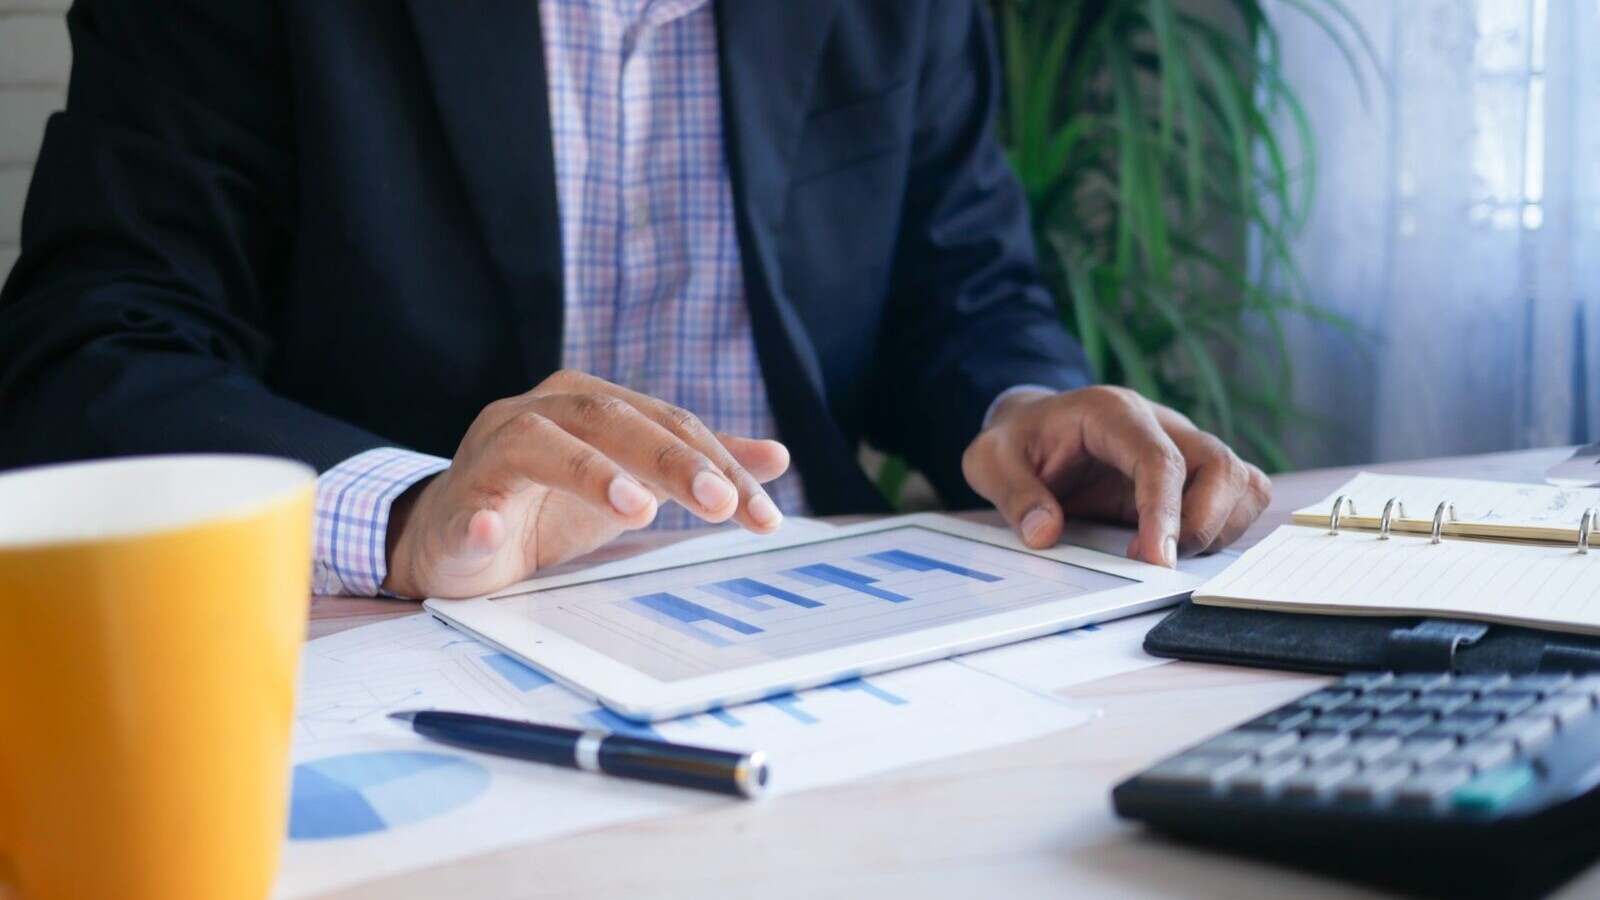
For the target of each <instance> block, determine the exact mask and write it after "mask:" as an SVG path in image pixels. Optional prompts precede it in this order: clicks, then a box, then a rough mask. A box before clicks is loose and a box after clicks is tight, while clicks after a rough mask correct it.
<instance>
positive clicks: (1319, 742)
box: [1293, 732, 1350, 762]
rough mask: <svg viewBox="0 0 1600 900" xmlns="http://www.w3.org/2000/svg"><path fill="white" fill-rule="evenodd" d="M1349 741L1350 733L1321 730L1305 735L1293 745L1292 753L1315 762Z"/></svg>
mask: <svg viewBox="0 0 1600 900" xmlns="http://www.w3.org/2000/svg"><path fill="white" fill-rule="evenodd" d="M1349 743H1350V735H1348V734H1344V733H1343V732H1321V733H1312V734H1308V735H1306V736H1305V739H1304V740H1302V741H1301V742H1300V743H1299V744H1297V745H1295V747H1294V751H1293V752H1294V753H1295V754H1296V755H1297V756H1299V757H1301V758H1302V759H1305V760H1307V761H1309V762H1315V761H1317V760H1319V759H1322V758H1323V757H1325V756H1327V755H1328V754H1330V753H1335V752H1337V751H1339V750H1343V749H1344V748H1345V747H1346V746H1347V745H1348V744H1349Z"/></svg>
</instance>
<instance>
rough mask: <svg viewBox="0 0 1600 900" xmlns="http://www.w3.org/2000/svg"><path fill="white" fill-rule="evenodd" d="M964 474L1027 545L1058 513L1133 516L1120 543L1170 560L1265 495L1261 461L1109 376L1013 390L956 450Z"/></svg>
mask: <svg viewBox="0 0 1600 900" xmlns="http://www.w3.org/2000/svg"><path fill="white" fill-rule="evenodd" d="M961 462H962V471H963V472H964V473H965V474H966V478H967V483H968V484H970V485H971V486H972V489H973V490H974V491H976V492H977V493H978V494H979V495H981V496H982V497H984V498H985V499H987V500H989V501H990V502H991V503H993V504H994V505H995V506H996V508H998V509H999V510H1000V512H1001V514H1002V515H1004V516H1005V518H1006V521H1007V522H1008V523H1010V525H1011V527H1012V528H1013V529H1015V530H1016V532H1017V534H1018V535H1019V536H1021V538H1022V540H1023V542H1024V543H1026V544H1027V545H1028V546H1030V547H1035V548H1043V547H1049V546H1052V545H1054V544H1055V543H1056V541H1057V540H1059V539H1060V537H1061V530H1062V527H1063V526H1064V524H1065V517H1066V516H1067V515H1072V516H1086V517H1091V518H1098V519H1111V520H1116V521H1121V522H1127V523H1128V524H1137V525H1138V533H1137V534H1136V535H1135V537H1134V538H1133V540H1132V541H1130V542H1129V544H1128V555H1129V556H1130V557H1133V558H1135V559H1142V560H1144V561H1146V562H1151V563H1155V564H1157V565H1164V566H1173V565H1175V564H1176V563H1177V558H1178V555H1179V554H1183V555H1189V554H1193V553H1206V552H1211V551H1214V550H1220V549H1222V547H1224V546H1226V545H1227V544H1229V543H1231V542H1232V541H1234V540H1235V539H1237V538H1238V537H1239V535H1241V534H1243V533H1244V531H1245V529H1246V528H1248V527H1250V523H1252V522H1254V521H1255V520H1256V518H1257V517H1258V516H1260V515H1261V512H1262V510H1264V509H1266V507H1267V503H1268V502H1269V501H1270V500H1271V499H1272V485H1271V482H1270V481H1268V479H1267V476H1266V475H1264V474H1262V472H1261V470H1260V469H1258V468H1256V467H1255V466H1252V465H1250V464H1249V463H1247V462H1244V461H1243V460H1241V459H1239V457H1238V456H1237V455H1236V454H1235V453H1234V452H1233V451H1232V450H1230V449H1229V448H1228V445H1227V444H1224V443H1223V442H1222V441H1221V440H1219V439H1217V438H1216V437H1214V436H1212V435H1210V434H1207V433H1206V432H1204V431H1201V430H1200V429H1199V428H1196V427H1195V425H1194V423H1193V422H1191V421H1189V419H1188V418H1187V417H1185V416H1184V415H1182V414H1181V413H1179V412H1177V411H1176V410H1172V409H1168V408H1167V407H1165V406H1162V405H1161V404H1159V403H1152V402H1150V401H1149V400H1146V399H1144V398H1143V397H1141V396H1139V395H1138V394H1137V393H1134V392H1133V391H1130V390H1127V389H1125V388H1117V387H1098V386H1097V387H1088V388H1082V389H1080V390H1076V391H1067V392H1065V393H1060V394H1051V393H1046V392H1043V391H1028V392H1019V393H1018V394H1017V395H1015V396H1012V397H1008V398H1006V400H1005V401H1004V402H1003V403H1001V404H1000V406H999V408H998V409H996V410H995V414H994V417H993V420H992V421H991V422H990V423H989V427H988V428H986V429H984V431H983V432H982V433H981V434H979V435H978V437H977V438H975V439H974V440H973V442H972V444H971V445H970V446H968V447H967V452H966V455H965V456H964V457H963V458H962V461H961Z"/></svg>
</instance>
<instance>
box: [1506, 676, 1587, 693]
mask: <svg viewBox="0 0 1600 900" xmlns="http://www.w3.org/2000/svg"><path fill="white" fill-rule="evenodd" d="M1571 683H1572V675H1571V674H1569V673H1567V672H1540V673H1538V674H1534V675H1518V676H1517V677H1515V678H1513V679H1511V688H1510V689H1511V690H1514V691H1528V692H1530V693H1534V694H1553V693H1555V692H1556V691H1559V690H1561V689H1562V688H1564V687H1566V686H1567V685H1569V684H1571Z"/></svg>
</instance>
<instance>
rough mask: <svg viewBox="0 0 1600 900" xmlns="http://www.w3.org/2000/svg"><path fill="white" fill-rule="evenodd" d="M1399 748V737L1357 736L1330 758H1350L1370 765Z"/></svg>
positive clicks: (1330, 755)
mask: <svg viewBox="0 0 1600 900" xmlns="http://www.w3.org/2000/svg"><path fill="white" fill-rule="evenodd" d="M1399 749H1400V739H1399V738H1397V737H1387V736H1384V737H1357V738H1355V739H1353V740H1351V741H1350V743H1348V744H1346V745H1345V746H1343V747H1341V748H1340V749H1339V750H1338V751H1336V752H1334V753H1332V754H1329V756H1328V759H1348V760H1351V761H1352V762H1356V763H1359V764H1361V765H1368V764H1370V763H1373V762H1376V761H1377V760H1379V759H1381V758H1383V757H1385V756H1388V755H1389V754H1391V753H1393V752H1395V751H1396V750H1399Z"/></svg>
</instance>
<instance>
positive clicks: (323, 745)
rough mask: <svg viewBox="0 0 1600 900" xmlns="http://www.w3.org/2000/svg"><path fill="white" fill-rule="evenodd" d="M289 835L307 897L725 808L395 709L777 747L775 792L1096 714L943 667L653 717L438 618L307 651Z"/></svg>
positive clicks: (297, 889)
mask: <svg viewBox="0 0 1600 900" xmlns="http://www.w3.org/2000/svg"><path fill="white" fill-rule="evenodd" d="M306 649H307V653H306V658H305V661H304V665H303V678H302V685H301V695H300V703H299V712H298V714H297V720H296V735H295V743H294V762H295V782H294V792H293V794H294V796H293V802H292V804H291V811H290V829H289V830H290V840H289V841H288V843H287V845H286V847H285V853H284V862H283V867H282V870H281V874H280V877H279V885H278V893H279V896H282V897H300V896H307V895H311V894H314V893H315V892H319V891H326V890H332V889H334V888H336V887H339V886H341V885H348V884H354V883H359V882H362V881H368V880H372V879H375V878H380V877H383V876H386V875H393V874H397V873H400V872H404V871H406V870H408V869H415V868H420V867H425V866H429V865H435V864H438V863H442V862H445V861H448V860H450V859H455V858H459V857H463V856H469V855H473V854H478V853H483V852H486V851H488V850H492V849H494V848H496V847H501V846H507V845H512V844H523V843H528V842H531V841H536V840H541V839H546V838H551V837H555V836H557V835H562V834H569V833H573V832H577V831H584V830H588V829H593V828H599V827H602V826H605V825H611V824H616V823H620V822H626V821H631V820H635V819H641V818H648V817H653V816H659V815H665V814H670V813H676V812H681V811H685V810H691V809H696V808H699V807H701V806H705V805H708V804H712V803H726V802H741V801H730V800H726V799H724V798H721V797H716V796H713V795H709V794H701V793H697V792H693V791H688V790H683V789H677V788H670V787H660V786H655V785H650V784H645V783H641V782H632V781H624V780H622V779H614V778H607V777H604V776H596V775H591V774H586V773H581V772H573V771H568V770H565V769H560V768H556V767H552V766H541V765H537V764H531V763H525V762H518V761H515V760H503V759H498V758H495V757H490V756H484V755H480V754H473V753H468V752H464V751H459V750H455V749H453V748H449V747H446V746H444V745H440V744H435V743H431V742H429V741H426V740H423V739H422V738H419V737H416V736H415V735H412V734H410V733H409V732H407V731H406V730H405V729H404V728H403V727H401V726H399V725H397V724H396V723H394V722H391V721H389V720H388V718H387V714H388V713H389V712H392V711H395V710H401V709H416V708H421V709H428V708H438V709H450V710H459V711H467V712H478V713H485V714H489V715H500V716H507V717H515V718H524V719H532V720H536V721H540V722H549V723H553V724H560V725H568V726H575V727H598V728H604V729H608V730H614V731H619V732H625V733H633V734H656V735H659V736H661V737H663V738H665V739H667V740H672V741H680V742H683V743H696V744H702V745H706V746H712V747H722V748H727V749H742V750H754V749H760V750H764V751H766V753H767V755H768V758H769V760H770V761H771V766H772V775H773V780H772V785H771V790H772V792H773V793H782V792H787V791H795V790H803V789H806V788H812V787H818V786H821V785H827V784H834V783H838V782H841V781H846V780H850V779H853V778H859V777H862V776H865V775H869V774H872V773H875V772H881V771H883V770H886V769H890V768H896V767H900V766H906V765H911V764H914V763H918V762H924V761H927V760H930V759H936V758H940V757H945V756H955V755H959V754H963V753H969V752H972V751H975V750H980V749H984V748H988V747H995V746H1001V745H1004V744H1010V743H1015V742H1018V741H1022V740H1027V739H1029V738H1033V737H1037V736H1040V735H1043V734H1048V733H1050V732H1054V731H1059V730H1062V729H1065V728H1071V727H1073V726H1075V725H1078V724H1081V723H1083V722H1085V721H1088V720H1089V719H1090V718H1092V716H1093V712H1092V711H1091V710H1088V709H1085V708H1083V707H1079V706H1076V705H1071V704H1068V703H1066V702H1064V701H1062V700H1059V699H1056V698H1053V697H1050V696H1049V695H1047V694H1043V693H1040V692H1038V691H1035V690H1032V689H1029V688H1026V687H1021V686H1018V685H1014V684H1011V683H1009V682H1007V681H1005V680H1003V679H1001V678H998V677H996V676H993V675H990V674H988V673H984V672H979V671H976V670H973V669H970V668H968V667H966V666H963V665H961V664H959V663H956V662H949V661H946V662H937V663H930V664H927V665H923V666H917V667H914V668H910V669H903V670H900V671H896V672H890V673H886V674H883V675H876V676H872V677H869V678H862V679H852V680H850V681H846V682H841V683H838V684H835V685H831V686H828V687H823V688H817V689H814V690H810V691H804V692H801V693H799V694H792V695H788V696H785V697H776V698H772V699H770V700H768V701H764V702H761V703H753V704H747V705H744V706H739V707H734V708H731V709H727V710H718V711H715V712H711V713H705V714H702V715H696V716H689V717H685V718H682V719H677V720H673V721H667V722H657V723H655V724H654V725H653V726H650V727H644V726H638V725H635V724H633V723H630V722H627V721H625V720H623V719H620V718H618V717H616V716H614V715H612V714H611V713H609V712H608V711H606V710H604V709H602V708H600V707H597V706H595V705H594V704H593V703H592V702H591V701H588V700H585V699H584V698H582V697H580V696H578V695H577V694H575V693H572V692H571V691H568V690H567V689H565V688H563V687H561V686H560V685H558V684H554V683H552V682H551V681H550V680H549V679H547V678H545V677H544V676H543V675H541V674H539V673H538V672H537V671H535V670H534V669H531V668H528V667H527V666H525V665H523V664H522V663H520V662H518V661H516V660H514V659H512V658H511V657H509V656H506V655H505V654H502V653H500V652H498V651H496V650H494V649H493V648H491V647H489V646H487V645H484V644H481V643H478V642H477V641H475V640H473V639H471V638H468V637H465V636H463V635H462V634H461V633H459V632H457V631H455V630H453V629H451V628H449V627H447V626H445V625H443V624H441V623H439V622H438V621H437V620H435V619H433V618H432V617H431V616H426V615H419V616H412V617H408V618H405V619H397V620H391V621H389V622H383V623H379V624H377V625H369V626H366V627H364V628H358V629H354V630H351V631H347V632H343V633H341V634H337V635H333V636H331V637H327V638H322V639H320V640H317V641H313V642H311V643H310V644H308V645H307V648H306Z"/></svg>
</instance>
